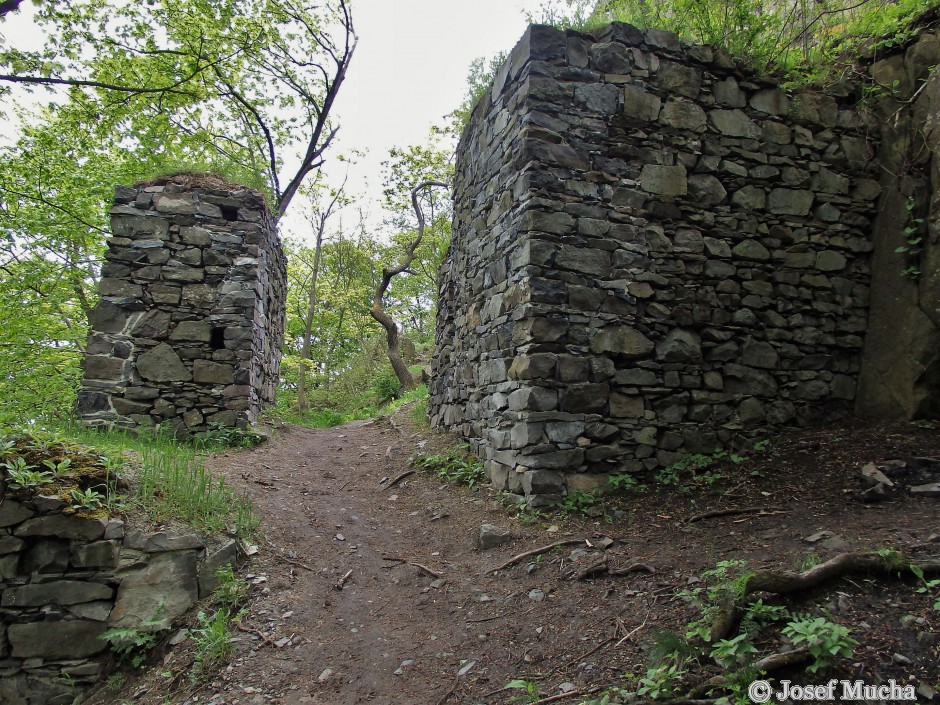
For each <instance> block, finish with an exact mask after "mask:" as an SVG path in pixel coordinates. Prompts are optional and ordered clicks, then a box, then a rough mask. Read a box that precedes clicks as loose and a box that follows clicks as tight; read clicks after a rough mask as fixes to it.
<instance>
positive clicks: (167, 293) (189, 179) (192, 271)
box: [78, 175, 287, 432]
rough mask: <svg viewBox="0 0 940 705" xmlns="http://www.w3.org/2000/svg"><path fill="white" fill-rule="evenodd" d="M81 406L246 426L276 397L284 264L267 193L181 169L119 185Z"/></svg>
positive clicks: (112, 416) (108, 421)
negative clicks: (176, 174)
mask: <svg viewBox="0 0 940 705" xmlns="http://www.w3.org/2000/svg"><path fill="white" fill-rule="evenodd" d="M111 230H112V233H113V234H112V237H111V238H110V239H109V240H108V249H107V252H106V253H105V264H104V266H103V267H102V272H101V282H100V284H99V293H100V295H101V300H100V303H99V304H98V306H97V308H96V309H95V313H94V316H93V320H92V330H91V332H90V334H89V337H88V347H87V350H86V356H85V363H84V365H85V366H84V381H83V384H82V388H81V391H80V392H79V397H78V413H79V415H80V416H81V418H82V419H83V420H84V421H85V422H87V423H90V424H94V425H119V426H152V425H155V424H159V423H164V422H166V423H169V424H171V425H173V426H174V427H175V428H176V429H177V430H179V431H185V432H198V431H202V430H206V429H207V428H210V427H211V426H212V425H220V426H226V427H236V426H238V427H243V426H246V425H247V424H249V423H251V422H253V421H254V420H255V419H256V417H257V415H258V413H259V412H260V410H261V408H262V407H263V406H264V405H265V404H268V403H270V402H272V401H273V399H274V392H275V388H276V385H277V380H278V368H279V364H280V354H281V345H282V343H283V340H284V311H285V309H284V304H285V298H286V280H287V277H286V264H285V257H284V252H283V250H282V248H281V244H280V240H279V238H278V235H277V232H276V230H275V228H274V226H273V224H272V221H271V217H270V214H269V213H268V210H267V207H266V205H265V202H264V198H263V196H262V195H261V194H260V193H258V192H256V191H251V190H248V189H244V188H241V187H235V186H225V187H223V186H222V184H221V183H220V180H218V179H214V178H206V177H203V178H202V179H201V180H200V179H199V178H194V177H193V176H192V175H183V176H181V177H178V178H175V179H174V178H173V177H170V178H169V179H162V180H160V181H158V182H154V183H149V184H139V185H137V186H136V187H135V188H125V187H120V186H119V187H118V188H117V189H116V192H115V199H114V207H113V208H112V209H111Z"/></svg>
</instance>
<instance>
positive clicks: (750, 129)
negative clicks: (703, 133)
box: [708, 110, 761, 139]
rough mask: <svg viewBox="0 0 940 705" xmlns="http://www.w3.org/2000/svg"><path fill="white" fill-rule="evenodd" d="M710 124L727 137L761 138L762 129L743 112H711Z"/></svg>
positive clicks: (709, 116) (709, 114)
mask: <svg viewBox="0 0 940 705" xmlns="http://www.w3.org/2000/svg"><path fill="white" fill-rule="evenodd" d="M708 123H709V125H711V126H712V128H714V129H715V130H716V131H717V132H719V133H720V134H722V135H725V136H726V137H746V138H748V139H758V138H759V137H760V136H761V128H759V127H758V126H757V124H755V123H754V121H753V120H751V119H750V118H749V117H748V116H747V115H745V113H744V112H743V111H741V110H711V111H709V113H708Z"/></svg>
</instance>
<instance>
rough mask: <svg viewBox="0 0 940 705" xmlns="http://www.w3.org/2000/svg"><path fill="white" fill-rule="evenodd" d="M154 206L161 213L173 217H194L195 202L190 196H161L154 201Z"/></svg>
mask: <svg viewBox="0 0 940 705" xmlns="http://www.w3.org/2000/svg"><path fill="white" fill-rule="evenodd" d="M154 206H155V207H156V209H157V210H158V211H160V212H161V213H169V214H173V215H195V213H196V200H195V196H194V195H192V194H173V195H161V196H157V197H156V198H155V199H154Z"/></svg>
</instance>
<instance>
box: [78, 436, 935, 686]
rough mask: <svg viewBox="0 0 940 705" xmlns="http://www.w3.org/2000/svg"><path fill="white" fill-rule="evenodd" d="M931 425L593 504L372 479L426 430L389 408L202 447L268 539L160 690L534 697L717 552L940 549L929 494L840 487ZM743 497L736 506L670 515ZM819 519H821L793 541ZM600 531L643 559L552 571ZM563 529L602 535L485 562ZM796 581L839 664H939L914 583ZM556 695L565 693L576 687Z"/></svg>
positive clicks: (929, 618)
mask: <svg viewBox="0 0 940 705" xmlns="http://www.w3.org/2000/svg"><path fill="white" fill-rule="evenodd" d="M936 436H937V434H936V432H935V431H933V432H927V431H919V430H916V429H910V428H909V427H908V428H904V429H902V430H901V431H900V432H899V431H897V429H877V430H873V429H872V428H870V427H851V426H847V427H845V428H843V429H841V430H840V429H837V430H833V429H829V430H827V431H825V432H818V433H815V434H812V433H807V432H802V433H799V434H797V433H794V434H792V436H791V437H789V438H786V439H783V440H782V441H780V443H779V444H776V449H777V450H776V453H775V455H770V454H766V455H760V456H755V457H752V458H750V459H748V460H747V461H746V462H743V463H741V464H740V465H733V466H732V465H729V467H727V468H724V469H723V470H722V473H723V474H722V476H721V477H716V478H714V479H713V481H711V482H709V481H707V480H705V481H703V482H701V483H699V484H698V485H696V487H695V489H694V491H693V492H692V493H690V494H686V493H682V492H679V491H677V490H676V488H660V489H657V490H654V491H651V492H646V493H643V494H641V495H638V496H637V497H636V498H635V499H632V500H629V501H628V502H626V503H625V504H623V505H621V506H620V508H619V509H618V508H614V507H608V509H607V510H605V511H606V513H607V516H606V517H597V518H590V517H586V516H584V515H578V516H576V517H572V518H565V517H563V516H558V515H556V516H547V515H546V516H543V517H536V518H535V520H534V521H531V522H529V523H523V522H520V521H519V520H518V519H517V518H514V517H513V516H512V512H509V511H508V510H507V509H506V508H505V507H504V506H503V505H501V504H500V503H499V502H498V501H497V500H498V496H497V495H496V494H495V493H493V492H491V491H489V490H487V489H476V490H474V491H470V490H467V489H465V488H463V489H460V488H455V487H454V486H453V485H452V484H447V483H443V482H441V481H440V480H438V479H436V478H434V477H433V476H431V475H429V474H427V473H415V474H413V475H411V476H409V477H407V478H405V479H404V480H402V481H401V482H399V483H398V484H397V485H396V486H395V487H393V488H388V489H386V488H385V485H384V484H383V482H382V481H383V480H384V479H386V478H395V477H397V475H398V474H399V473H401V472H404V471H405V470H407V469H408V468H409V466H408V461H409V459H410V457H412V456H413V455H418V454H427V453H430V452H433V450H432V449H433V448H434V447H435V445H438V444H441V443H442V442H443V441H442V440H441V439H437V438H434V437H430V438H425V437H424V436H422V435H421V434H419V433H417V432H416V431H414V430H413V429H411V428H410V427H404V428H402V426H401V422H400V421H399V422H398V423H396V424H395V426H393V425H391V424H390V423H389V422H388V421H387V420H384V421H376V422H356V423H353V424H349V425H347V426H343V427H339V428H333V429H324V430H310V429H301V428H297V427H290V426H288V427H284V428H283V429H281V430H280V431H279V432H278V434H277V436H276V438H275V440H273V441H272V442H270V443H267V444H265V445H263V446H261V447H259V448H257V449H254V450H250V451H230V452H227V453H224V454H222V455H220V456H217V457H215V458H214V459H213V461H212V464H213V466H214V468H215V469H216V470H218V471H221V472H223V473H225V474H226V475H227V477H228V480H229V482H230V483H231V484H233V485H234V486H235V487H237V488H238V489H239V490H242V489H244V490H246V491H247V492H248V493H249V494H250V495H251V497H252V499H253V500H254V502H255V505H256V508H257V511H258V512H259V514H260V515H261V517H262V521H263V530H264V534H265V540H264V541H263V542H262V543H261V545H260V551H259V553H258V554H257V555H256V556H254V557H253V558H252V561H251V563H250V564H249V566H248V576H249V580H251V581H252V583H253V588H252V592H251V598H250V604H249V615H248V617H246V618H245V620H244V622H243V625H244V626H245V628H246V630H247V631H241V632H239V633H238V641H237V653H236V656H235V658H234V660H233V662H232V663H231V664H230V665H229V666H228V667H226V668H224V669H223V670H222V671H221V672H220V673H218V674H216V677H215V678H213V679H212V680H211V681H209V682H207V683H206V682H204V683H201V684H199V685H198V686H194V687H186V688H184V689H183V690H182V691H180V692H179V693H178V694H177V695H175V696H174V697H173V699H172V702H174V703H184V702H187V703H215V704H217V705H220V704H221V703H230V704H235V703H250V704H251V705H262V704H265V703H272V704H275V703H277V704H281V705H299V704H301V703H311V704H316V705H354V704H356V703H372V704H374V705H442V704H443V703H448V704H449V705H455V704H457V703H464V704H469V703H480V704H483V703H506V702H509V700H510V697H512V695H513V694H515V693H517V691H506V690H502V688H503V686H505V685H506V684H507V683H508V682H509V681H510V680H512V679H526V680H529V681H531V682H533V683H537V684H538V685H537V688H538V689H539V690H540V692H541V696H542V697H550V696H554V695H561V694H563V693H565V692H566V691H575V690H576V691H580V692H581V693H588V692H591V689H592V688H595V689H596V688H599V687H601V686H610V685H613V684H617V683H620V684H622V685H624V681H623V678H622V676H623V674H624V673H641V674H642V673H643V672H644V671H645V668H646V661H647V655H646V653H645V645H646V644H647V643H648V640H649V637H650V635H651V634H652V632H653V630H654V628H658V627H664V626H665V627H673V628H676V627H678V628H679V629H681V627H682V625H684V624H685V623H686V622H687V621H689V620H690V619H692V618H693V617H694V616H695V615H696V612H695V610H694V609H693V608H692V607H690V606H689V605H688V604H687V602H686V601H685V600H682V599H681V598H679V597H677V593H678V592H681V591H682V590H687V589H689V587H690V586H693V585H695V584H696V582H695V581H696V577H695V576H698V575H700V574H701V572H702V571H703V570H705V569H708V568H710V567H713V566H714V565H715V563H716V562H717V561H719V560H727V559H733V558H741V559H745V560H747V561H748V562H749V564H750V565H752V566H755V567H757V566H782V567H799V566H800V564H801V561H804V562H805V561H806V560H808V559H806V558H805V557H806V556H807V554H813V555H814V556H816V557H820V558H825V557H827V556H829V555H833V554H834V553H835V552H837V551H838V550H842V549H844V548H845V547H849V548H852V549H863V548H877V547H881V546H888V545H890V546H893V547H897V548H900V549H903V550H907V551H909V552H911V551H912V552H914V553H915V554H916V555H918V556H920V557H923V558H926V557H930V556H933V557H936V556H937V555H938V554H940V543H935V542H937V541H940V536H937V535H936V534H938V533H940V520H938V518H940V512H938V506H940V505H938V503H937V500H930V499H911V498H903V499H896V500H891V501H888V502H885V503H880V504H874V505H868V504H861V503H859V502H857V501H855V500H854V499H853V498H852V496H851V495H852V492H853V491H854V490H856V489H858V482H857V476H858V471H859V468H860V466H861V464H863V463H864V462H868V461H869V460H875V459H880V458H885V457H892V456H898V455H905V454H910V455H924V454H927V453H933V454H934V455H935V456H936V455H938V454H940V443H938V439H937V437H936ZM386 484H387V482H386ZM755 505H756V506H757V510H756V511H753V512H750V513H745V514H743V515H731V516H726V517H716V518H713V519H712V518H707V519H703V520H701V521H695V522H692V523H689V522H688V520H689V519H690V518H692V517H694V516H695V515H697V514H701V513H704V512H707V511H710V510H716V509H726V508H729V507H753V506H755ZM484 522H490V523H494V524H497V525H500V526H502V527H505V528H508V529H510V530H511V532H512V536H513V540H512V542H511V543H509V544H506V545H503V546H499V547H498V548H495V549H492V550H489V551H480V550H478V549H477V548H476V546H475V542H476V537H477V535H478V534H479V528H480V525H481V524H482V523H484ZM820 530H827V531H831V532H833V533H834V534H835V535H836V536H835V539H837V540H835V541H832V542H820V543H817V544H814V545H810V544H808V543H806V541H805V539H806V538H807V537H808V535H810V534H813V533H815V532H817V531H820ZM603 537H610V538H611V539H613V545H612V546H610V548H609V549H608V550H607V551H606V553H607V556H608V561H609V563H610V565H611V566H612V567H624V566H628V565H631V564H633V563H636V562H641V563H644V564H647V565H648V566H649V567H651V568H652V569H653V570H654V572H653V573H652V574H648V573H646V572H637V573H631V574H630V575H628V576H625V577H615V578H612V577H606V578H601V579H597V580H586V581H578V580H570V579H566V578H565V575H566V573H567V572H568V571H569V570H570V569H571V568H577V567H581V566H583V565H585V563H586V562H587V561H590V560H592V559H593V558H596V557H597V556H598V555H600V552H601V549H600V548H599V545H600V544H601V542H602V540H603ZM567 538H587V539H589V540H590V541H591V542H592V543H594V544H597V545H598V548H596V549H595V550H591V548H590V546H588V545H587V544H582V545H581V546H576V545H572V546H567V547H564V548H562V549H559V550H557V551H555V552H552V553H549V554H547V555H545V556H543V557H542V558H538V559H536V558H533V559H529V560H525V561H521V562H520V563H519V564H518V565H515V566H513V567H511V568H508V569H506V570H503V571H499V572H497V573H495V574H490V573H488V572H487V570H488V569H489V568H491V567H493V566H495V565H498V564H499V563H500V562H502V561H504V560H506V559H508V558H509V557H511V556H512V555H514V554H517V553H520V552H522V551H525V550H528V549H530V548H533V547H537V546H541V545H545V544H549V543H552V542H554V541H559V540H562V539H567ZM827 541H828V539H827ZM840 541H841V542H842V544H840ZM821 544H822V545H821ZM585 550H586V551H587V555H586V556H585V555H579V554H584V552H585ZM438 576H439V577H438ZM339 583H342V589H337V586H338V584H339ZM835 588H837V589H838V592H837V593H836V592H834V590H835ZM806 598H807V599H806V600H805V604H804V605H803V607H804V608H805V609H807V610H812V609H813V608H814V607H818V606H826V607H827V608H829V609H830V611H831V612H832V613H833V614H834V615H835V618H836V619H837V620H838V621H840V622H843V623H845V624H847V625H850V626H851V627H852V630H853V635H855V636H856V638H858V639H859V641H861V642H862V644H861V645H860V646H859V647H858V648H857V649H856V657H855V658H854V659H853V661H852V662H851V663H847V664H846V665H845V670H844V671H843V672H840V673H839V674H836V675H837V676H839V675H845V676H846V677H849V676H852V677H862V678H869V677H871V678H874V677H875V676H876V672H877V675H880V676H883V677H885V678H888V677H896V678H914V679H915V680H918V679H919V680H918V682H922V681H924V680H925V679H931V678H934V679H936V680H940V668H938V666H937V663H938V662H940V613H936V612H933V611H932V610H931V609H930V605H929V604H928V602H927V599H926V598H924V599H920V600H918V599H915V597H914V593H913V590H912V589H911V587H910V586H907V585H903V584H899V583H898V584H889V585H887V586H885V585H880V584H874V583H869V582H865V581H861V580H853V581H842V582H840V583H839V584H837V585H836V586H829V587H828V588H827V589H826V590H824V591H820V592H819V593H818V594H813V595H809V596H806ZM905 615H906V616H907V617H905ZM905 619H906V622H905ZM912 619H916V620H919V621H913V622H912V621H911V620H912ZM905 624H906V626H905ZM767 648H773V645H767ZM895 654H897V655H898V656H897V657H895V656H894V655H895ZM187 658H190V659H191V656H189V657H187V656H186V649H185V645H183V646H181V647H180V648H179V649H177V650H176V652H171V653H170V654H169V655H168V656H167V658H166V666H165V668H166V669H169V670H170V671H173V670H174V669H176V670H183V671H185V669H186V659H187ZM901 659H907V660H908V661H909V662H910V663H906V662H905V661H902V660H901ZM817 680H818V678H817ZM180 682H184V681H182V680H179V679H178V680H177V683H180ZM813 682H815V681H813ZM633 687H635V685H634V686H633ZM132 688H136V690H137V692H136V699H137V702H142V703H150V702H153V703H159V702H161V698H162V697H163V696H164V695H165V694H166V690H165V688H164V687H162V686H161V685H160V683H159V680H157V681H154V680H151V681H149V683H147V684H144V685H139V684H134V685H133V686H132ZM595 692H596V691H595ZM97 702H104V701H97ZM114 702H121V700H117V699H116V700H114ZM526 702H531V700H529V701H526ZM562 702H563V703H567V702H573V703H577V702H581V700H580V699H578V698H576V697H574V693H572V697H571V698H570V699H565V700H563V701H562Z"/></svg>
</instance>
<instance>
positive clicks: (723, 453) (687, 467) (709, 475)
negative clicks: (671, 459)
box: [653, 450, 747, 485]
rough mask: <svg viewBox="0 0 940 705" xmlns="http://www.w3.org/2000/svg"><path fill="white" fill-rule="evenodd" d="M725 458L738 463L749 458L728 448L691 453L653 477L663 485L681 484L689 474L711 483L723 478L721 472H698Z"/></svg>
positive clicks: (660, 470) (699, 480)
mask: <svg viewBox="0 0 940 705" xmlns="http://www.w3.org/2000/svg"><path fill="white" fill-rule="evenodd" d="M724 460H728V461H730V462H732V463H734V464H738V463H743V462H744V461H745V460H747V458H745V457H744V456H743V455H738V454H737V453H732V452H731V451H727V450H720V451H718V452H717V453H712V454H710V455H708V454H704V453H690V454H689V455H686V456H684V457H683V458H682V459H680V460H678V461H677V462H675V463H673V464H672V465H669V466H668V467H665V468H660V469H659V470H657V471H656V474H655V475H654V476H653V477H654V479H655V480H656V482H658V483H660V484H661V485H679V484H681V483H682V482H683V475H688V476H689V478H690V479H693V480H695V481H697V482H705V483H707V484H709V485H711V484H714V483H715V482H718V481H719V480H721V479H722V476H721V473H716V472H711V471H709V472H705V473H704V474H701V475H700V474H698V473H701V472H702V471H706V470H708V469H709V468H711V467H712V466H713V465H715V464H716V463H719V462H721V461H724Z"/></svg>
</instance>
